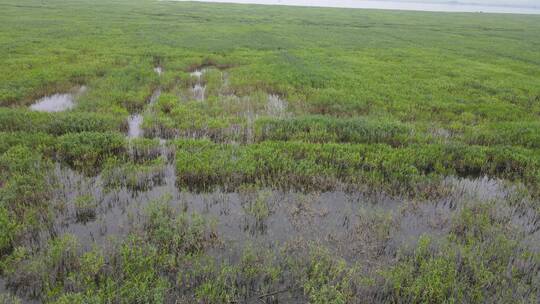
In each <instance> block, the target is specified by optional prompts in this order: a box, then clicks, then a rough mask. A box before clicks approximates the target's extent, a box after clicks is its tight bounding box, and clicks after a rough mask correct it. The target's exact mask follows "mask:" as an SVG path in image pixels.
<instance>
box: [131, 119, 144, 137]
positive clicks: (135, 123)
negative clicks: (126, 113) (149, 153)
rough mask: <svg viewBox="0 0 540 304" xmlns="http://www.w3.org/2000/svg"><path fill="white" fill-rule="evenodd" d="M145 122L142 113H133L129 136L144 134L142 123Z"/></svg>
mask: <svg viewBox="0 0 540 304" xmlns="http://www.w3.org/2000/svg"><path fill="white" fill-rule="evenodd" d="M142 123H143V117H142V115H141V114H135V115H131V116H130V117H129V119H128V137H129V138H137V137H141V136H142V135H143V130H142V128H141V125H142Z"/></svg>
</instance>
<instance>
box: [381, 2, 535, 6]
mask: <svg viewBox="0 0 540 304" xmlns="http://www.w3.org/2000/svg"><path fill="white" fill-rule="evenodd" d="M380 1H390V0H380ZM392 1H398V2H425V3H459V4H478V5H494V6H516V7H540V0H514V1H509V0H392Z"/></svg>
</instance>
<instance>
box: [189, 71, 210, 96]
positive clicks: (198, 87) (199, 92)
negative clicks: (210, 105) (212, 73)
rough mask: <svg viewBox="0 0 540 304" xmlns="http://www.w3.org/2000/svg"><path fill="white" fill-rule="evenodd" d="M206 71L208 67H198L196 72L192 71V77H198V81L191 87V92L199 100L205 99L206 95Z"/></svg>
mask: <svg viewBox="0 0 540 304" xmlns="http://www.w3.org/2000/svg"><path fill="white" fill-rule="evenodd" d="M205 72H206V69H198V70H195V71H194V72H191V73H190V75H191V77H195V78H196V82H195V84H194V85H193V87H192V88H191V92H192V94H193V98H195V100H198V101H204V95H205V92H206V85H205V84H204V82H203V79H202V76H203V75H204V73H205Z"/></svg>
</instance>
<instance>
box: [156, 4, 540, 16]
mask: <svg viewBox="0 0 540 304" xmlns="http://www.w3.org/2000/svg"><path fill="white" fill-rule="evenodd" d="M159 1H171V2H206V3H230V4H256V5H257V4H258V5H283V6H298V7H330V8H353V9H380V10H400V11H423V12H448V13H489V14H522V15H539V14H540V7H537V6H512V5H508V4H506V5H504V4H501V5H493V4H480V3H466V2H460V1H447V2H438V3H433V2H427V1H422V0H418V1H387V0H331V1H325V0H159Z"/></svg>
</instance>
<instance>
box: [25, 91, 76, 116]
mask: <svg viewBox="0 0 540 304" xmlns="http://www.w3.org/2000/svg"><path fill="white" fill-rule="evenodd" d="M85 91H86V86H82V87H80V88H78V89H77V90H76V92H75V93H59V94H54V95H50V96H45V97H43V98H40V99H39V100H37V101H36V102H35V103H34V104H33V105H31V106H30V109H31V110H34V111H39V112H62V111H66V110H69V109H71V108H73V107H74V106H75V97H76V96H78V95H80V94H82V93H84V92H85Z"/></svg>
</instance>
